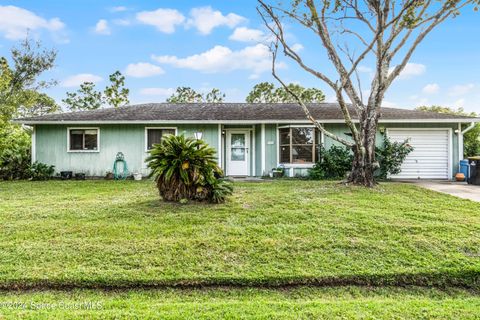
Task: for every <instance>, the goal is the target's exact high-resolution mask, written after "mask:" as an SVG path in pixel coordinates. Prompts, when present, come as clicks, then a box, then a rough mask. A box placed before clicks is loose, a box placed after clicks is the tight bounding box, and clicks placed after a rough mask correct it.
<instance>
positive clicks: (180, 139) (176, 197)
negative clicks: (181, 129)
mask: <svg viewBox="0 0 480 320" xmlns="http://www.w3.org/2000/svg"><path fill="white" fill-rule="evenodd" d="M145 161H146V162H147V163H148V167H149V168H150V169H151V174H150V176H152V177H154V178H155V181H156V183H157V187H158V191H159V193H160V196H161V197H162V198H163V199H164V200H166V201H183V202H184V201H185V199H187V200H197V201H208V202H214V203H219V202H224V201H225V197H226V196H228V195H230V194H232V185H231V183H230V182H228V181H226V180H223V179H222V176H223V171H222V169H220V167H219V166H218V165H217V159H216V157H215V150H214V149H213V148H211V147H210V146H208V145H207V144H206V143H204V142H203V141H201V140H197V139H194V138H186V137H185V136H183V135H181V136H174V135H169V136H166V137H165V138H163V139H162V142H161V143H160V144H156V145H154V147H153V149H152V150H150V156H149V157H148V158H147V159H146V160H145Z"/></svg>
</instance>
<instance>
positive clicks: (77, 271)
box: [0, 181, 480, 289]
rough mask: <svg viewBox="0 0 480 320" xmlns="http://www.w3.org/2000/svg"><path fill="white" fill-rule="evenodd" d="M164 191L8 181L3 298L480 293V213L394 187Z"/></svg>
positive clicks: (244, 186) (138, 185) (142, 185)
mask: <svg viewBox="0 0 480 320" xmlns="http://www.w3.org/2000/svg"><path fill="white" fill-rule="evenodd" d="M156 192H157V191H156V189H155V188H154V185H153V183H152V182H150V181H143V182H134V181H122V182H113V181H78V182H76V181H50V182H3V183H0V222H1V224H0V225H1V232H0V252H1V254H0V287H3V288H6V289H11V288H12V287H18V288H38V289H52V288H64V289H65V288H71V287H78V288H95V287H101V288H112V287H113V288H120V287H128V288H129V289H132V288H146V287H155V286H157V287H162V286H164V285H177V286H178V285H183V286H190V285H195V284H197V285H198V284H202V285H236V286H239V285H242V286H244V285H250V286H258V285H263V286H269V287H271V286H276V285H287V284H297V285H298V284H312V285H356V284H358V285H410V284H413V285H436V286H443V285H459V286H463V287H468V288H476V287H477V286H478V281H479V278H480V277H479V275H480V204H478V203H474V202H470V201H466V200H460V199H457V198H454V197H451V196H447V195H443V194H439V193H435V192H432V191H427V190H424V189H421V188H418V187H415V186H413V185H406V184H396V183H387V184H381V185H379V186H378V187H376V188H375V189H374V190H366V189H362V188H355V187H345V186H342V185H339V184H337V183H335V182H315V181H273V182H264V183H236V184H235V191H234V196H233V197H231V198H229V200H228V201H227V203H226V204H222V205H196V204H187V205H177V204H171V203H162V202H160V201H159V200H158V196H157V193H156Z"/></svg>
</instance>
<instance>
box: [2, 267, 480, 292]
mask: <svg viewBox="0 0 480 320" xmlns="http://www.w3.org/2000/svg"><path fill="white" fill-rule="evenodd" d="M343 286H359V287H409V286H418V287H430V288H462V289H468V290H473V291H475V292H477V293H480V291H479V290H480V270H463V271H456V272H453V271H452V272H445V273H415V274H385V275H355V276H340V277H322V278H309V277H265V278H262V279H245V278H221V277H216V278H202V279H183V280H182V279H179V280H164V281H154V280H153V281H125V280H120V281H101V280H98V281H96V280H85V279H84V280H79V281H70V280H67V279H58V280H57V279H49V280H41V279H18V280H15V279H12V280H10V281H5V280H4V281H0V290H1V291H16V290H75V289H100V290H135V289H141V290H148V289H170V288H177V289H202V288H227V289H228V288H231V289H235V288H237V289H242V288H252V289H253V288H258V289H289V288H296V287H343Z"/></svg>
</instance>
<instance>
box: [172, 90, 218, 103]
mask: <svg viewBox="0 0 480 320" xmlns="http://www.w3.org/2000/svg"><path fill="white" fill-rule="evenodd" d="M224 100H225V94H224V93H222V92H221V91H220V90H219V89H217V88H213V89H212V90H211V91H210V92H208V93H207V94H206V95H204V94H201V93H198V92H197V91H195V90H193V89H192V88H190V87H178V88H177V89H176V90H175V93H173V94H172V95H171V96H170V97H169V98H167V100H166V102H169V103H201V102H208V103H219V102H223V101H224Z"/></svg>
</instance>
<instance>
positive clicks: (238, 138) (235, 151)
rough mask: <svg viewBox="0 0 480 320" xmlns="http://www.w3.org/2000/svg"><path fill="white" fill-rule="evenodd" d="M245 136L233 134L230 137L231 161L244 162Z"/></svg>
mask: <svg viewBox="0 0 480 320" xmlns="http://www.w3.org/2000/svg"><path fill="white" fill-rule="evenodd" d="M245 151H246V150H245V134H244V133H234V134H232V137H231V151H230V152H231V160H232V161H245V153H246V152H245Z"/></svg>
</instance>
